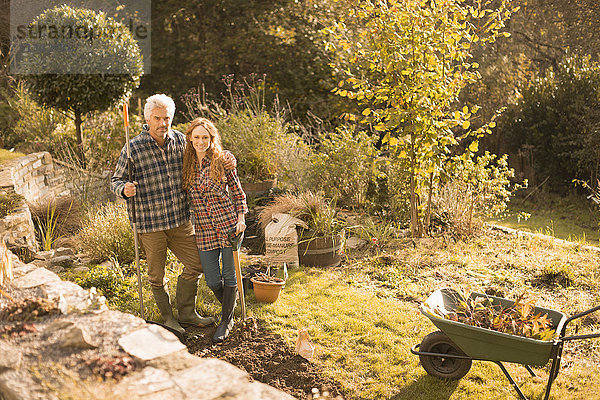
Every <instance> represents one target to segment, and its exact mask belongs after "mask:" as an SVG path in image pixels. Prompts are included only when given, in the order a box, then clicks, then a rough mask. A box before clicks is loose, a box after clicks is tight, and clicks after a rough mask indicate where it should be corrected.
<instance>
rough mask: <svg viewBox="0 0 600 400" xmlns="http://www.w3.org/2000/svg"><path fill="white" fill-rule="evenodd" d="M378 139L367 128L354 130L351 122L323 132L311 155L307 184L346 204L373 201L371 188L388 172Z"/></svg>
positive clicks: (356, 204) (364, 203) (362, 204)
mask: <svg viewBox="0 0 600 400" xmlns="http://www.w3.org/2000/svg"><path fill="white" fill-rule="evenodd" d="M375 141H376V138H374V137H369V136H368V135H367V134H366V133H364V132H357V133H353V131H352V128H351V127H348V126H342V127H339V128H337V129H336V130H335V131H333V132H330V133H326V134H321V137H320V138H319V142H320V143H319V145H318V151H316V152H314V153H313V154H312V156H311V158H310V161H311V166H310V167H309V168H310V173H309V179H308V181H307V182H306V185H307V186H305V187H306V188H312V190H320V191H323V192H324V193H325V195H326V196H327V197H330V198H336V199H339V202H340V204H341V205H344V206H354V207H363V206H365V205H367V204H368V203H371V200H370V199H369V194H368V189H369V188H370V187H371V186H373V185H376V183H377V179H378V178H383V177H384V176H385V175H383V173H382V172H381V168H380V160H379V159H378V155H377V153H378V150H377V149H376V148H375Z"/></svg>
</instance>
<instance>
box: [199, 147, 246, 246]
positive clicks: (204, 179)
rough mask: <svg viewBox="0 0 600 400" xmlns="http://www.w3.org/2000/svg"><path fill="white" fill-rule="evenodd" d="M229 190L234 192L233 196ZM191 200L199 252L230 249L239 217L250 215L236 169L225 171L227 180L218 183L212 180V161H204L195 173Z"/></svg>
mask: <svg viewBox="0 0 600 400" xmlns="http://www.w3.org/2000/svg"><path fill="white" fill-rule="evenodd" d="M232 157H233V156H232ZM227 187H229V189H230V190H231V197H230V196H229V193H228V192H227ZM190 198H191V201H192V216H193V221H194V228H195V230H196V243H197V244H198V249H200V250H202V251H206V250H214V249H219V248H224V247H231V243H229V234H230V233H231V232H233V231H234V230H235V226H236V225H237V221H238V214H239V213H243V214H246V213H247V212H248V206H247V204H246V194H245V193H244V191H243V190H242V185H241V183H240V180H239V179H238V177H237V173H236V170H235V169H233V170H231V171H225V179H224V180H223V181H222V182H219V183H215V182H214V181H213V180H212V179H210V160H209V159H208V158H206V157H205V158H203V159H202V162H201V166H200V167H199V168H198V170H197V171H196V181H195V182H194V184H193V185H192V187H191V190H190Z"/></svg>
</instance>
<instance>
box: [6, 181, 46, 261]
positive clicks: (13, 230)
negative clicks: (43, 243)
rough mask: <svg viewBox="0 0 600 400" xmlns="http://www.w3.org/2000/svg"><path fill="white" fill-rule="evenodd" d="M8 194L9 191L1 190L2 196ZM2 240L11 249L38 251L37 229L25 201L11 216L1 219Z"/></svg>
mask: <svg viewBox="0 0 600 400" xmlns="http://www.w3.org/2000/svg"><path fill="white" fill-rule="evenodd" d="M6 192H7V190H3V189H0V194H4V193H6ZM0 240H1V241H3V242H4V243H5V244H6V246H8V248H10V249H28V250H30V251H31V252H35V251H37V250H38V244H37V242H36V239H35V228H34V226H33V221H32V220H31V213H30V212H29V207H27V203H26V202H25V201H22V202H21V204H20V206H19V207H18V208H17V209H16V210H15V211H13V212H12V213H11V214H10V215H7V216H6V217H4V218H0Z"/></svg>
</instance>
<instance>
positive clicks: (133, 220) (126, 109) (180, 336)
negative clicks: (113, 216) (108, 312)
mask: <svg viewBox="0 0 600 400" xmlns="http://www.w3.org/2000/svg"><path fill="white" fill-rule="evenodd" d="M123 122H124V124H125V143H126V149H127V174H128V179H129V182H133V159H132V158H131V147H130V146H129V107H128V106H127V103H124V104H123ZM129 201H131V203H130V205H131V228H132V229H133V245H134V246H135V271H136V273H137V283H138V298H139V299H140V317H142V319H143V320H144V321H146V323H148V324H155V325H160V326H162V327H163V328H165V329H166V330H168V331H169V332H172V333H173V334H174V335H175V336H177V339H179V340H180V341H181V342H182V343H184V344H185V336H184V335H183V334H182V333H181V332H179V331H178V330H176V329H173V328H171V327H168V326H166V325H163V324H161V323H158V322H155V321H149V320H147V319H146V318H144V295H143V293H142V275H141V273H140V252H139V250H138V232H137V224H136V216H135V200H134V196H132V197H130V198H128V199H127V202H129Z"/></svg>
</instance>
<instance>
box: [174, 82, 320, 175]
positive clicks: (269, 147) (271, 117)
mask: <svg viewBox="0 0 600 400" xmlns="http://www.w3.org/2000/svg"><path fill="white" fill-rule="evenodd" d="M225 80H226V82H225V84H226V86H227V88H228V91H227V96H226V98H225V100H224V104H220V103H217V102H215V101H212V100H210V99H208V97H207V96H206V93H205V92H204V91H192V92H190V93H188V94H186V95H184V96H183V97H182V100H183V102H184V103H185V105H186V108H187V111H186V115H187V117H188V118H190V119H193V118H196V117H205V118H208V119H210V120H212V121H214V122H215V125H216V126H217V128H218V130H219V132H220V134H221V138H222V140H223V148H224V149H227V150H230V151H231V152H233V154H234V155H235V157H236V158H237V160H238V167H237V169H238V174H239V176H240V178H242V180H247V181H252V182H257V181H262V180H268V179H273V178H276V177H277V178H278V179H284V180H287V181H288V183H289V184H291V185H292V186H296V187H297V185H296V183H297V182H298V181H299V180H301V179H302V177H303V175H302V172H303V171H304V170H305V168H304V166H305V165H306V163H305V160H306V159H307V158H308V154H309V149H308V146H307V145H306V144H305V143H304V142H303V141H302V139H301V138H300V137H299V136H298V135H296V134H295V133H294V132H292V131H291V127H290V124H288V123H287V122H286V120H285V117H284V113H283V112H282V110H281V107H280V106H279V103H278V101H277V99H275V100H274V101H273V103H272V107H271V110H270V111H269V110H267V107H266V105H265V83H264V80H262V79H255V77H253V78H251V79H250V81H248V80H244V81H242V82H234V81H233V77H231V76H229V77H226V79H225ZM185 126H186V124H180V125H178V127H179V128H184V127H185Z"/></svg>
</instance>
